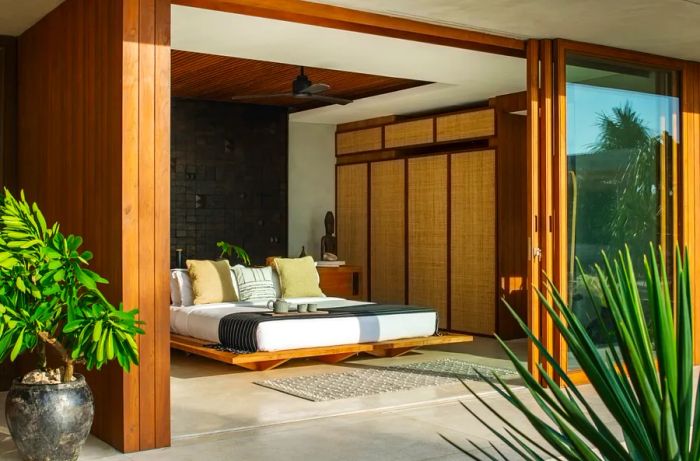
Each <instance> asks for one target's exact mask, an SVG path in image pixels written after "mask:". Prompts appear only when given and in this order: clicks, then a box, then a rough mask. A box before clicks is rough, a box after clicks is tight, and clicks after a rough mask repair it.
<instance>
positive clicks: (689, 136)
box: [680, 62, 700, 364]
mask: <svg viewBox="0 0 700 461" xmlns="http://www.w3.org/2000/svg"><path fill="white" fill-rule="evenodd" d="M681 92H682V97H681V110H682V121H681V127H682V130H683V132H682V138H681V146H682V154H681V165H680V169H681V194H682V195H681V202H682V203H681V210H680V211H681V241H682V244H683V245H685V246H687V247H688V249H689V258H690V270H691V275H692V274H697V273H698V270H700V253H699V252H698V245H699V244H700V226H698V224H697V216H698V215H700V158H698V156H700V63H697V62H689V63H687V64H686V65H685V67H684V69H683V81H682V83H681ZM699 285H700V278H698V276H697V275H693V277H692V286H691V290H692V294H691V296H692V299H693V301H694V304H693V307H694V311H695V315H694V319H693V321H694V330H695V332H694V333H695V348H694V350H695V363H696V364H697V363H700V302H699V301H700V299H699V298H698V296H699V295H700V286H699Z"/></svg>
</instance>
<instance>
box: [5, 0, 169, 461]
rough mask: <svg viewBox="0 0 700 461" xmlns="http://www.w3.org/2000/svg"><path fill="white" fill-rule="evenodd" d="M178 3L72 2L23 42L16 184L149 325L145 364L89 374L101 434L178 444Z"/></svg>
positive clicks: (152, 444) (144, 444) (114, 440)
mask: <svg viewBox="0 0 700 461" xmlns="http://www.w3.org/2000/svg"><path fill="white" fill-rule="evenodd" d="M169 36H170V3H169V1H167V0H140V1H139V0H101V1H91V0H67V1H65V2H64V3H62V4H61V5H60V6H59V7H58V8H56V9H55V10H54V11H52V12H51V13H50V14H48V15H47V16H46V17H44V18H43V19H42V20H41V21H40V22H39V23H37V24H36V25H34V26H33V27H32V28H31V29H29V30H28V31H27V32H25V33H24V34H23V35H22V36H21V37H20V38H19V47H18V57H19V74H18V76H19V130H18V133H19V135H18V141H19V155H18V158H17V179H18V182H17V185H18V187H19V188H22V189H24V190H25V191H26V193H27V196H28V198H29V199H30V200H34V201H37V202H38V204H39V205H40V206H41V207H42V209H43V210H44V211H45V214H46V215H47V218H48V219H50V220H56V221H59V222H60V223H61V226H62V230H63V231H64V232H66V233H75V234H80V235H82V236H83V237H84V239H85V248H87V249H90V250H92V251H93V252H94V253H95V259H94V261H93V263H92V266H93V268H94V269H95V270H96V271H98V272H100V273H101V274H103V275H104V276H105V277H106V278H107V279H109V280H110V284H109V285H107V286H106V287H105V289H104V291H105V294H106V295H107V297H108V298H109V299H110V300H111V301H112V302H114V303H118V302H120V301H122V300H123V302H124V305H125V306H126V307H127V308H135V307H138V308H139V309H140V312H141V314H140V316H141V319H143V320H145V321H146V326H145V328H144V329H145V330H146V335H145V336H143V337H141V338H140V339H139V348H140V354H141V365H140V366H139V367H136V368H134V369H132V371H131V373H129V374H126V373H123V372H122V370H121V369H120V368H119V367H118V366H115V365H114V364H112V365H110V366H108V367H106V368H105V369H103V370H102V371H101V372H96V373H89V374H88V380H89V382H90V385H91V387H92V389H93V393H94V395H95V404H96V415H95V423H94V425H93V432H94V433H95V435H97V436H98V437H100V438H102V439H103V440H105V441H107V442H108V443H110V444H112V445H114V446H115V447H117V448H119V449H121V450H123V451H137V450H145V449H150V448H156V447H162V446H167V445H169V444H170V427H169V422H170V408H169V402H170V396H169V389H170V384H169V371H170V370H169V363H170V360H169V345H168V331H169V318H168V317H169V313H168V305H169V291H168V290H169V289H168V285H167V284H168V281H167V280H168V279H167V274H168V266H169V257H168V253H169V233H170V232H169V230H170V222H169V221H170V216H169V210H170V197H169V190H170V183H169V181H170V179H169V178H170V175H169V167H170V162H169V159H170V133H169V130H170V127H169V125H170V123H169V120H170V94H169V93H170V90H169V87H170V45H169V44H170V38H169Z"/></svg>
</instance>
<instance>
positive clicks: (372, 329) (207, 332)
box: [170, 298, 436, 352]
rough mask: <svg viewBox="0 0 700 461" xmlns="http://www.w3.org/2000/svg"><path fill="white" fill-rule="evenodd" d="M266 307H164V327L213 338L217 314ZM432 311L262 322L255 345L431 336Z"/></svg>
mask: <svg viewBox="0 0 700 461" xmlns="http://www.w3.org/2000/svg"><path fill="white" fill-rule="evenodd" d="M287 301H289V302H291V303H292V304H300V303H317V304H318V305H319V309H332V308H333V307H341V306H353V305H360V304H367V303H366V302H357V301H349V300H346V299H342V298H295V299H288V300H287ZM266 310H267V309H266V307H265V301H260V302H258V303H256V302H254V301H252V302H244V303H221V304H203V305H197V306H170V331H172V332H173V333H175V334H179V335H184V336H191V337H194V338H198V339H203V340H205V341H211V342H212V343H218V342H219V320H220V319H221V318H223V317H224V316H226V315H228V314H233V313H236V312H261V311H263V312H264V311H266ZM435 315H436V314H435V312H432V311H426V312H418V313H408V314H391V315H380V316H363V317H334V318H309V319H299V318H297V319H284V320H277V321H274V322H262V323H261V324H260V325H259V326H258V331H257V344H258V349H259V350H260V351H268V352H271V351H280V350H287V349H300V348H305V347H322V346H337V345H341V344H359V343H367V342H376V341H388V340H394V339H403V338H416V337H422V336H432V335H433V334H434V333H435V322H436V318H435Z"/></svg>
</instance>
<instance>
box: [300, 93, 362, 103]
mask: <svg viewBox="0 0 700 461" xmlns="http://www.w3.org/2000/svg"><path fill="white" fill-rule="evenodd" d="M309 99H313V100H315V101H323V102H330V103H331V104H340V105H341V106H344V105H346V104H350V103H351V102H352V99H345V98H336V97H333V96H323V95H320V94H312V95H311V96H309Z"/></svg>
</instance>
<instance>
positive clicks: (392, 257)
mask: <svg viewBox="0 0 700 461" xmlns="http://www.w3.org/2000/svg"><path fill="white" fill-rule="evenodd" d="M370 169H371V172H370V184H371V186H370V190H371V192H372V193H371V198H370V203H371V205H370V267H371V268H372V269H371V277H370V282H371V283H370V294H371V298H372V301H374V302H379V303H390V304H404V303H405V302H406V161H405V160H403V159H401V160H389V161H383V162H374V163H372V164H371V166H370Z"/></svg>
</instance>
